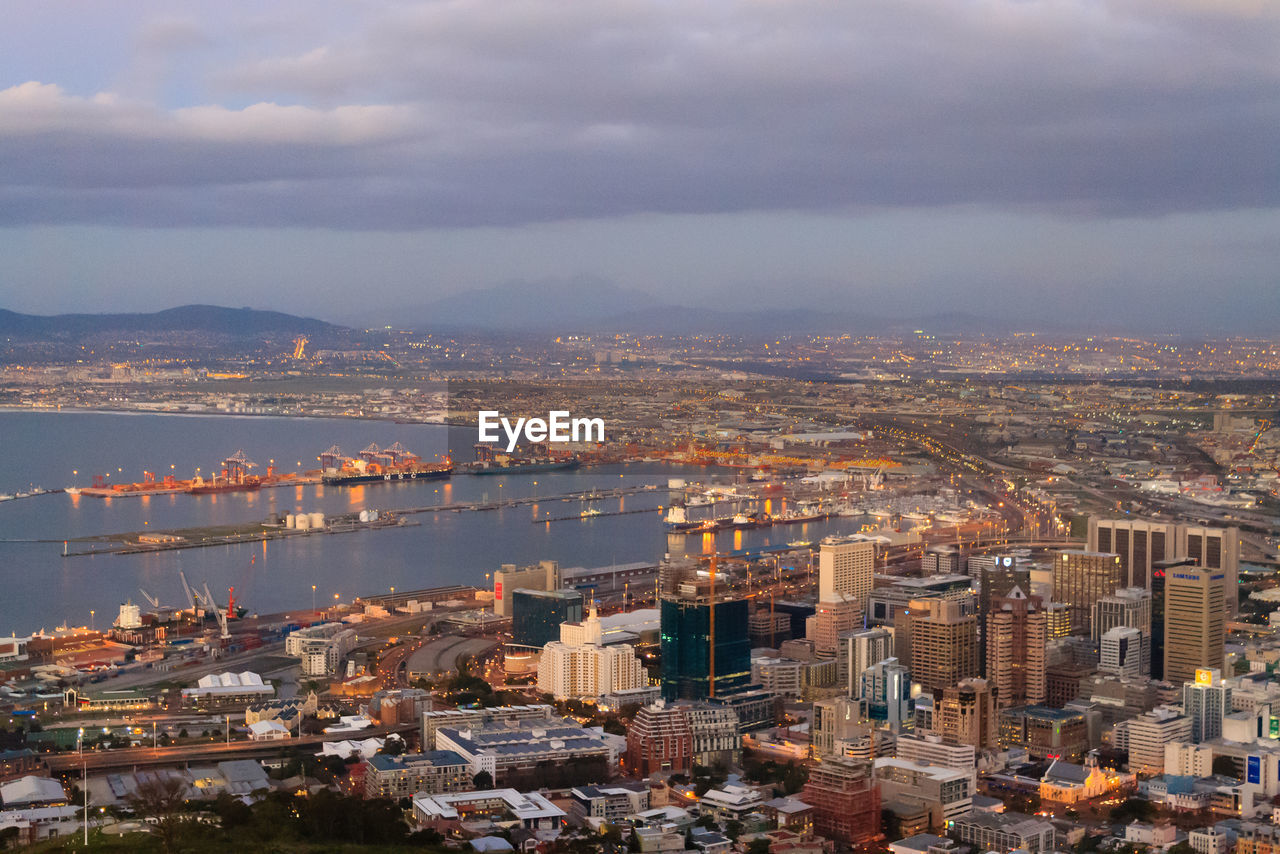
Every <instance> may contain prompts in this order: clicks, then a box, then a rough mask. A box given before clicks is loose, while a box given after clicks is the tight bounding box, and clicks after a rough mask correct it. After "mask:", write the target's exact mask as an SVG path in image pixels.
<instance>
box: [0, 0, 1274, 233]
mask: <svg viewBox="0 0 1280 854" xmlns="http://www.w3.org/2000/svg"><path fill="white" fill-rule="evenodd" d="M307 10H308V5H307V4H297V5H296V6H287V5H286V6H284V7H282V9H280V10H277V11H276V13H275V14H276V16H277V17H276V19H277V20H278V22H279V23H280V25H282V26H283V25H284V24H285V23H287V21H288V20H289V17H288V14H286V13H287V12H290V11H292V12H293V13H296V16H297V17H299V18H304V17H306V16H307ZM327 35H328V38H327V39H325V40H324V41H322V42H317V43H315V44H313V45H310V46H308V47H306V48H305V49H303V50H300V51H297V52H293V53H281V54H278V55H267V56H258V57H254V58H251V59H238V60H234V61H233V60H231V59H228V60H227V61H226V62H224V63H223V64H222V67H221V68H219V69H218V70H216V71H214V72H212V73H211V74H210V75H209V76H208V80H207V81H206V82H207V84H208V86H209V87H210V91H212V92H214V93H216V97H211V98H210V99H208V100H207V101H206V102H201V103H197V104H192V105H189V106H187V107H183V108H176V109H174V108H166V107H161V106H158V105H155V104H152V103H148V102H142V101H131V100H128V99H125V98H121V97H115V96H112V95H110V94H103V95H99V96H97V97H77V96H72V95H70V94H68V93H66V92H64V91H62V90H60V89H58V88H57V87H56V86H51V85H38V84H34V83H27V84H25V85H19V86H15V87H13V88H10V89H7V90H4V91H0V223H4V224H8V225H20V224H29V223H67V222H82V223H85V222H87V223H111V224H131V225H152V226H168V225H255V226H288V225H302V226H328V227H336V228H348V229H414V228H420V227H439V226H458V225H463V226H470V225H487V224H497V225H512V224H521V223H529V222H543V221H554V220H563V219H572V218H596V217H611V216H618V215H626V214H632V213H697V214H703V213H731V212H736V211H752V210H755V211H769V210H801V211H803V210H810V211H822V210H840V211H847V210H853V211H859V210H870V209H881V208H920V207H935V206H946V205H957V204H977V205H982V206H989V207H993V208H1002V209H1013V210H1023V209H1025V210H1036V211H1049V212H1059V213H1067V214H1072V215H1081V216H1114V215H1135V214H1136V215H1164V214H1168V213H1176V212H1194V211H1212V210H1223V209H1234V208H1244V207H1254V208H1269V207H1274V206H1276V204H1277V202H1280V165H1278V164H1280V158H1277V157H1276V154H1275V153H1276V151H1280V63H1277V62H1276V60H1275V57H1276V52H1275V45H1276V44H1280V7H1278V6H1276V5H1275V4H1271V3H1266V2H1250V1H1249V0H1237V2H1213V0H1204V2H1190V0H1180V1H1179V0H1174V2H1155V0H1030V2H1008V1H1007V0H975V2H965V3H938V2H936V0H928V2H926V0H867V2H858V3H850V2H842V3H832V2H818V0H791V2H777V0H744V2H737V3H724V2H711V0H703V2H697V0H690V2H680V3H655V2H652V0H643V2H641V0H618V2H610V3H595V4H576V3H565V2H563V0H511V2H504V3H493V2H491V0H440V2H428V3H414V4H405V5H401V6H395V7H392V11H390V12H387V13H383V14H378V15H373V14H370V15H369V16H368V18H367V20H365V22H364V25H363V26H362V27H359V28H356V29H354V30H339V29H334V30H333V31H331V32H329V33H328V34H327ZM140 38H142V39H143V41H144V42H148V43H156V44H158V45H163V46H164V47H165V48H166V49H171V50H177V51H181V50H183V49H194V46H196V45H201V46H207V45H208V44H211V43H212V42H213V41H214V38H213V37H212V36H210V35H209V34H208V33H207V32H205V31H203V30H202V29H201V27H200V26H199V25H198V24H197V23H195V22H192V21H186V20H183V21H165V22H159V23H154V24H151V25H149V26H148V28H147V29H146V31H145V32H144V33H143V34H142V35H141V36H140ZM54 82H55V83H56V81H54ZM104 88H105V87H104ZM255 102H256V103H255ZM243 103H250V104H252V106H248V107H243V108H234V107H229V106H221V104H243ZM281 104H293V106H281Z"/></svg>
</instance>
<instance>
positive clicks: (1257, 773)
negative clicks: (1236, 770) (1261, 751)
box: [1244, 756, 1262, 785]
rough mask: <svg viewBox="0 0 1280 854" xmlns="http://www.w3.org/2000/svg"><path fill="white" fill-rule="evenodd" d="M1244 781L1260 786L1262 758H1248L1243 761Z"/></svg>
mask: <svg viewBox="0 0 1280 854" xmlns="http://www.w3.org/2000/svg"><path fill="white" fill-rule="evenodd" d="M1244 780H1245V782H1246V783H1257V784H1258V785H1261V784H1262V757H1261V756H1250V757H1248V758H1247V759H1246V760H1245V772H1244Z"/></svg>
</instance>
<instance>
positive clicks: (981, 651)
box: [968, 554, 1032, 667]
mask: <svg viewBox="0 0 1280 854" xmlns="http://www.w3.org/2000/svg"><path fill="white" fill-rule="evenodd" d="M968 569H969V575H971V576H972V577H973V580H974V584H975V585H976V586H977V594H978V602H977V604H978V625H979V627H980V628H981V629H982V631H980V632H979V634H978V661H979V662H980V663H981V664H982V666H983V667H986V664H987V638H988V636H989V635H988V632H987V631H986V628H987V622H988V618H989V615H990V614H991V608H992V602H994V601H995V600H997V599H1002V598H1004V597H1005V596H1008V595H1009V594H1010V593H1012V592H1013V590H1014V589H1015V588H1016V589H1019V590H1022V591H1023V594H1024V595H1028V594H1030V593H1031V592H1032V591H1031V578H1030V573H1029V572H1028V571H1027V569H1026V568H1025V567H1019V566H1018V558H1017V557H1016V556H1015V555H996V554H988V555H973V556H971V557H970V558H969V564H968Z"/></svg>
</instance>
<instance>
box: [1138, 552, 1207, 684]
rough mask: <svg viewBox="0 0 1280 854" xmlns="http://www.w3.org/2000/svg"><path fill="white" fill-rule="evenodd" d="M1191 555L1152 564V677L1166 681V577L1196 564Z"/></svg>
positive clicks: (1150, 638)
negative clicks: (1170, 572) (1176, 570)
mask: <svg viewBox="0 0 1280 854" xmlns="http://www.w3.org/2000/svg"><path fill="white" fill-rule="evenodd" d="M1195 565H1196V562H1195V561H1194V560H1192V559H1191V558H1189V557H1181V558H1166V559H1165V560H1160V561H1154V562H1152V564H1151V634H1150V636H1149V637H1148V638H1147V639H1148V640H1149V641H1150V642H1151V678H1152V679H1155V680H1157V681H1161V682H1162V681H1164V610H1165V604H1166V603H1165V579H1166V578H1167V577H1168V573H1169V571H1170V570H1173V569H1177V568H1178V567H1183V566H1195Z"/></svg>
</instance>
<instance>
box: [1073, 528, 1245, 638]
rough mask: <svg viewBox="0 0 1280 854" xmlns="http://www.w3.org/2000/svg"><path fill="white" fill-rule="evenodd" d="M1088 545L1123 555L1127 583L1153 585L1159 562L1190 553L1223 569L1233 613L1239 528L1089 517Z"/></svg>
mask: <svg viewBox="0 0 1280 854" xmlns="http://www.w3.org/2000/svg"><path fill="white" fill-rule="evenodd" d="M1089 548H1090V549H1091V550H1095V551H1102V552H1107V551H1111V552H1115V553H1116V554H1117V555H1119V556H1120V560H1121V563H1122V565H1123V566H1124V570H1125V574H1126V578H1127V581H1126V582H1125V584H1124V585H1123V586H1125V587H1142V588H1145V589H1147V590H1150V589H1151V579H1152V576H1153V573H1154V571H1155V569H1156V564H1158V563H1160V562H1161V561H1165V560H1169V559H1172V558H1185V557H1190V558H1192V559H1194V560H1195V562H1196V563H1197V564H1198V565H1200V566H1203V567H1206V568H1208V569H1220V570H1222V572H1223V593H1224V602H1225V603H1226V606H1227V612H1228V613H1229V614H1231V615H1232V616H1234V615H1235V614H1236V612H1237V609H1238V605H1239V601H1238V592H1237V584H1238V580H1239V574H1240V529H1239V528H1214V527H1206V526H1199V525H1177V524H1173V523H1170V522H1156V521H1151V520H1143V519H1102V518H1099V517H1096V516H1095V517H1091V518H1090V519H1089Z"/></svg>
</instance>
